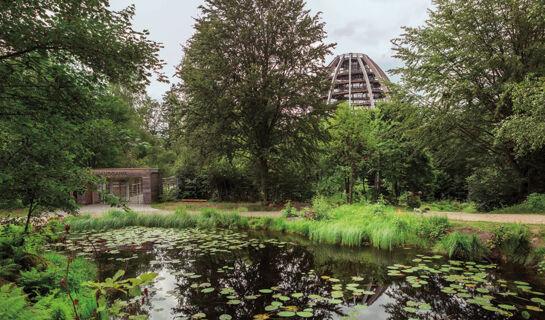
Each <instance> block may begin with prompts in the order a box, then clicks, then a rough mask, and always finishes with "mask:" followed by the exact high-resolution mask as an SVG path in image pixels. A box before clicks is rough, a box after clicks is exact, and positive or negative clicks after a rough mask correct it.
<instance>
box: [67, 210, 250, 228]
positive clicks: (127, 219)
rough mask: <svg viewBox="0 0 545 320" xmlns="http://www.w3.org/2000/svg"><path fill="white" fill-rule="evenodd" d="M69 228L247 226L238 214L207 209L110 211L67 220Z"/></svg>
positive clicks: (246, 220)
mask: <svg viewBox="0 0 545 320" xmlns="http://www.w3.org/2000/svg"><path fill="white" fill-rule="evenodd" d="M69 223H70V225H71V228H72V230H76V231H77V230H108V229H119V228H124V227H130V226H142V227H150V228H176V229H185V228H212V227H217V228H247V227H248V218H247V217H242V216H240V215H238V214H234V213H233V214H224V213H218V212H215V211H213V210H211V209H208V210H203V211H202V212H201V213H200V214H198V215H197V214H189V213H186V212H184V211H182V210H180V211H177V212H176V213H175V214H170V215H160V214H136V213H133V212H128V213H124V212H122V213H120V212H117V211H113V212H112V211H111V212H110V213H108V215H106V216H105V217H101V218H90V217H83V218H79V219H77V218H76V219H72V220H69Z"/></svg>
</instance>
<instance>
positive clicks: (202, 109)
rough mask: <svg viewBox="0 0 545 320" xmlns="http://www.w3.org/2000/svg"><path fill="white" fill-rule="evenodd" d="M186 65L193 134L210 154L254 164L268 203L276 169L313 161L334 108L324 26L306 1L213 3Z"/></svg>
mask: <svg viewBox="0 0 545 320" xmlns="http://www.w3.org/2000/svg"><path fill="white" fill-rule="evenodd" d="M200 10H201V15H200V17H199V18H197V21H196V24H195V34H194V35H193V36H192V37H191V39H190V40H189V41H188V43H187V45H186V46H185V47H184V58H183V60H182V63H181V64H180V66H179V76H180V78H181V79H182V81H183V82H182V85H181V90H182V92H183V94H184V97H185V98H186V99H187V103H186V104H184V105H183V107H184V108H185V109H184V111H183V112H182V113H183V124H184V132H185V137H186V138H187V139H189V141H191V142H192V144H193V146H194V147H195V148H199V150H201V151H202V152H203V153H204V154H209V155H216V156H217V155H223V156H227V157H228V158H233V157H234V156H242V157H246V158H248V159H250V161H251V162H252V163H253V164H254V166H255V168H256V170H257V172H258V176H259V183H258V185H259V186H260V191H261V194H262V197H263V199H265V200H268V198H269V196H268V192H269V180H270V175H271V172H272V171H275V170H279V169H281V168H282V167H283V166H286V165H287V163H289V162H290V161H295V160H297V161H299V162H303V161H309V160H310V159H311V155H312V154H313V153H315V151H316V142H317V141H318V140H320V139H321V137H323V131H322V130H321V127H320V119H321V118H323V117H324V116H326V115H327V112H328V110H329V108H330V107H328V106H326V105H325V104H324V103H323V101H321V95H322V93H323V92H324V89H325V88H326V87H325V86H326V83H327V80H326V79H327V73H326V69H325V57H326V55H327V54H328V53H330V49H331V48H332V47H333V45H331V44H326V43H325V32H324V29H323V28H324V24H323V23H322V22H321V21H320V17H319V15H311V14H310V12H309V10H307V9H305V2H304V1H302V0H288V1H273V0H243V1H238V0H207V1H205V4H204V5H203V6H201V7H200Z"/></svg>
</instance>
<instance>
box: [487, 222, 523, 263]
mask: <svg viewBox="0 0 545 320" xmlns="http://www.w3.org/2000/svg"><path fill="white" fill-rule="evenodd" d="M492 248H497V249H498V250H499V251H500V253H501V254H503V255H504V256H506V257H507V258H508V259H509V260H510V261H513V262H516V263H525V262H526V261H527V258H528V256H529V255H530V253H531V252H532V244H531V242H530V231H529V230H528V228H526V227H525V226H523V225H520V224H515V225H508V226H499V227H498V228H496V230H494V237H493V239H492Z"/></svg>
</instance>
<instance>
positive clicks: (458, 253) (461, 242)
mask: <svg viewBox="0 0 545 320" xmlns="http://www.w3.org/2000/svg"><path fill="white" fill-rule="evenodd" d="M439 249H441V250H443V251H445V252H446V253H447V254H448V256H449V257H450V258H453V259H461V260H474V261H480V260H482V259H483V258H484V257H485V256H486V255H487V254H488V249H487V248H486V246H485V245H484V244H483V243H482V242H481V241H480V240H479V238H477V236H476V235H475V234H472V235H471V236H466V235H462V234H461V233H460V232H458V231H456V232H454V233H451V234H449V235H448V236H446V237H445V238H443V240H441V242H440V243H439Z"/></svg>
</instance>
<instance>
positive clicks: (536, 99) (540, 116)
mask: <svg viewBox="0 0 545 320" xmlns="http://www.w3.org/2000/svg"><path fill="white" fill-rule="evenodd" d="M505 96H507V97H508V98H509V99H511V100H512V101H513V114H512V115H510V116H509V117H507V118H506V119H504V120H503V121H502V122H501V125H500V127H499V130H498V139H501V140H502V141H513V142H514V143H515V151H516V153H517V156H519V157H520V156H525V155H527V154H531V153H533V152H535V151H538V150H540V149H543V147H545V77H541V78H534V77H528V78H527V79H525V80H524V81H522V82H519V83H516V84H513V85H512V86H511V87H510V88H509V90H508V91H507V92H506V94H505Z"/></svg>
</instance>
